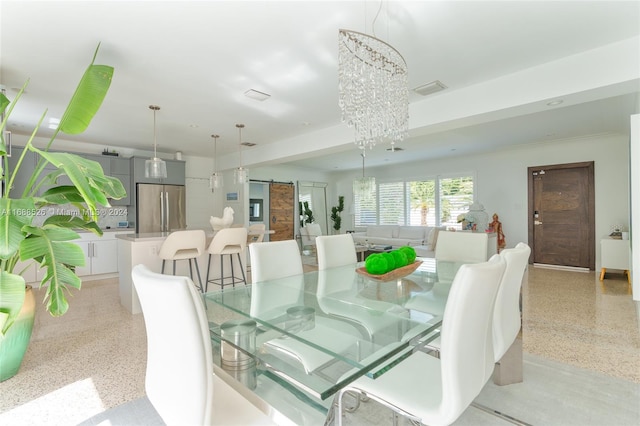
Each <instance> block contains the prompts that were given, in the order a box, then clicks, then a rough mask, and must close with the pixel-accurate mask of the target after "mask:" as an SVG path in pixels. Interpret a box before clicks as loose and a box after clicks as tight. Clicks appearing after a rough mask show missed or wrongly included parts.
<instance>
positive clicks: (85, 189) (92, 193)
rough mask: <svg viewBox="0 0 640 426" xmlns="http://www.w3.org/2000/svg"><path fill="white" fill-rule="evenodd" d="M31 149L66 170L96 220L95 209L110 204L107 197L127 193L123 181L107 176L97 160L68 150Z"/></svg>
mask: <svg viewBox="0 0 640 426" xmlns="http://www.w3.org/2000/svg"><path fill="white" fill-rule="evenodd" d="M29 149H30V150H32V151H33V152H36V153H38V154H39V155H41V156H42V157H43V158H44V159H45V160H47V161H48V162H50V163H51V164H53V165H54V166H55V167H57V168H58V169H61V170H64V173H65V174H66V175H67V176H68V177H69V179H70V180H71V182H72V183H73V185H74V186H75V187H76V189H77V190H78V194H79V195H80V196H81V197H82V199H83V200H84V202H85V204H86V206H87V209H88V210H89V211H91V212H92V213H93V219H94V220H96V219H97V217H96V216H95V210H96V208H97V205H98V204H101V205H103V206H107V207H108V206H109V202H108V200H107V197H109V198H113V199H120V198H123V197H124V196H126V195H127V193H126V191H125V189H124V187H123V186H122V182H120V180H119V179H117V178H113V177H108V176H105V175H104V171H103V170H102V167H101V166H100V163H98V162H97V161H93V160H89V159H87V158H83V157H80V156H79V155H75V154H69V153H66V152H46V151H42V150H39V149H37V148H35V147H33V146H30V147H29Z"/></svg>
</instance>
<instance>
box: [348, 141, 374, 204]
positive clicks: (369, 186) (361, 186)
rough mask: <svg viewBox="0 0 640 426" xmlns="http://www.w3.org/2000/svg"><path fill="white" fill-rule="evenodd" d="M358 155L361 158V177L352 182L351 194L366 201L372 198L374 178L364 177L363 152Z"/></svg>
mask: <svg viewBox="0 0 640 426" xmlns="http://www.w3.org/2000/svg"><path fill="white" fill-rule="evenodd" d="M360 155H361V156H362V177H361V178H359V179H356V180H354V181H353V194H354V195H357V196H358V197H360V198H361V199H363V200H366V199H369V198H371V197H372V196H373V193H374V191H375V188H376V178H374V177H373V176H371V177H365V176H364V151H363V152H361V153H360Z"/></svg>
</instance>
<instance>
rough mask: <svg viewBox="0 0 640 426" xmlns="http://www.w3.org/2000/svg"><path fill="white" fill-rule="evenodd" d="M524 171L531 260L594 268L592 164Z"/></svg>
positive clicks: (556, 166)
mask: <svg viewBox="0 0 640 426" xmlns="http://www.w3.org/2000/svg"><path fill="white" fill-rule="evenodd" d="M528 171H529V245H530V246H531V247H532V252H531V253H532V257H533V259H532V260H533V263H539V264H546V265H556V266H570V267H576V268H586V269H591V270H593V269H595V237H594V234H595V192H594V163H593V162H585V163H572V164H557V165H551V166H538V167H529V169H528Z"/></svg>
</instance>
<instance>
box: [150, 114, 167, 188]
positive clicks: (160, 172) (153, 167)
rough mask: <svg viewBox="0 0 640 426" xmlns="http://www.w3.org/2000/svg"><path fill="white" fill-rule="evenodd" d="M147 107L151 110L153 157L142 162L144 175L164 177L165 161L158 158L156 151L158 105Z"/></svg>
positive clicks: (156, 177)
mask: <svg viewBox="0 0 640 426" xmlns="http://www.w3.org/2000/svg"><path fill="white" fill-rule="evenodd" d="M149 109H150V110H152V111H153V158H151V159H149V160H147V161H145V162H144V176H145V177H148V178H155V179H160V178H163V179H164V178H166V177H167V163H165V162H164V160H162V159H160V158H158V154H157V152H156V149H157V146H158V142H157V139H156V112H158V110H159V109H160V107H159V106H158V105H149Z"/></svg>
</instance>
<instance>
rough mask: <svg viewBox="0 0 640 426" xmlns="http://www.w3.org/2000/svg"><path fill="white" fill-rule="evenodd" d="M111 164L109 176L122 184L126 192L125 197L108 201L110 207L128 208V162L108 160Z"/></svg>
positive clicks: (123, 159)
mask: <svg viewBox="0 0 640 426" xmlns="http://www.w3.org/2000/svg"><path fill="white" fill-rule="evenodd" d="M110 162H111V176H112V177H114V178H118V179H119V180H120V182H122V186H123V187H124V190H125V191H127V195H126V197H124V198H121V199H119V200H110V201H109V202H110V203H111V205H112V206H128V205H130V204H131V175H130V161H129V159H128V158H118V157H112V158H110Z"/></svg>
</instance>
